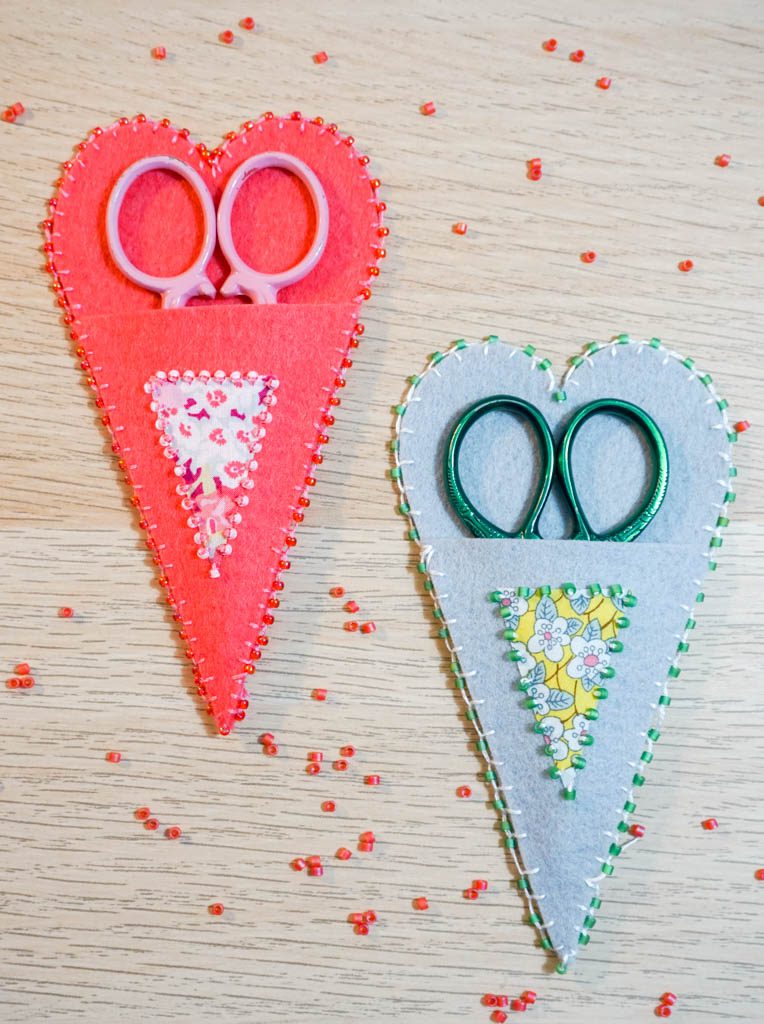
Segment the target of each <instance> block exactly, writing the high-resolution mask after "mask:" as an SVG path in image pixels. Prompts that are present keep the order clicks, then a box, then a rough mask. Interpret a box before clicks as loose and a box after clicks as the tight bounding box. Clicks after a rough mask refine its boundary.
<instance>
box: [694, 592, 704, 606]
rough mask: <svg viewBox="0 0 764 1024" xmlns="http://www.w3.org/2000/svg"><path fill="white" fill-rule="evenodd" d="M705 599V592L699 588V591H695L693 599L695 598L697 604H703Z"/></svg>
mask: <svg viewBox="0 0 764 1024" xmlns="http://www.w3.org/2000/svg"><path fill="white" fill-rule="evenodd" d="M705 599H706V595H705V594H704V593H703V591H702V590H701V591H700V592H699V593H697V594H696V595H695V600H696V602H697V603H698V604H703V602H704V601H705Z"/></svg>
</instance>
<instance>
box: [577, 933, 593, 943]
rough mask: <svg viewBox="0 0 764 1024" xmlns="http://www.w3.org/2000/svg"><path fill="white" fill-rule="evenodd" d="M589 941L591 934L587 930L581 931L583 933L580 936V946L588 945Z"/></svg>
mask: <svg viewBox="0 0 764 1024" xmlns="http://www.w3.org/2000/svg"><path fill="white" fill-rule="evenodd" d="M589 941H590V938H589V936H588V935H587V934H586V933H585V932H581V934H580V935H579V936H578V944H579V946H588V945H589Z"/></svg>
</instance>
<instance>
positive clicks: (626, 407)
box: [443, 395, 669, 541]
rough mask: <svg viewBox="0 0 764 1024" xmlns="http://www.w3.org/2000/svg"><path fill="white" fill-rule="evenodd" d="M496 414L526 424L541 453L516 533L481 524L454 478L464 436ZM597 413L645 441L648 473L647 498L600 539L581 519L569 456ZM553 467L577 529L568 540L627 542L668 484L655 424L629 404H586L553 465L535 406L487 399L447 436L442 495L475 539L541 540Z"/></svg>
mask: <svg viewBox="0 0 764 1024" xmlns="http://www.w3.org/2000/svg"><path fill="white" fill-rule="evenodd" d="M497 411H500V412H510V413H515V414H516V415H518V416H520V418H521V419H524V420H525V421H526V422H527V423H529V424H530V426H531V427H532V429H533V432H534V434H535V435H536V440H537V441H538V444H539V448H540V452H541V468H542V472H541V480H540V481H539V484H538V487H537V489H536V492H535V494H534V495H533V500H532V503H531V508H530V511H529V512H528V515H527V516H526V518H525V519H524V520H523V522H522V523H521V524H520V529H519V530H516V531H515V532H514V533H510V532H508V531H507V530H502V529H501V528H500V527H498V526H496V524H495V523H492V522H491V521H490V520H489V519H486V517H485V516H484V515H483V514H482V513H481V512H479V511H478V510H477V509H476V508H475V506H474V505H473V504H472V502H471V501H470V499H469V498H468V497H467V493H466V492H465V490H464V487H463V485H462V481H461V477H460V475H459V455H460V452H461V448H462V443H463V441H464V438H465V437H466V435H467V432H468V431H469V429H470V427H472V426H474V425H475V423H477V421H478V420H479V419H481V418H482V417H483V416H485V415H486V414H487V413H489V412H497ZM600 413H610V414H612V415H614V416H619V417H620V418H621V419H624V420H626V421H627V422H629V423H633V424H634V425H635V426H637V427H638V428H640V430H641V431H642V432H643V434H644V436H645V438H646V439H647V442H648V445H649V448H650V453H651V456H652V467H653V478H652V483H651V486H650V492H649V494H648V496H647V498H646V499H645V501H644V502H643V504H642V506H641V507H640V509H639V510H638V511H637V512H636V513H635V514H634V515H633V516H631V517H630V518H629V519H627V520H625V521H624V522H623V523H621V524H620V525H619V526H616V527H615V528H614V529H612V530H607V531H605V532H604V533H597V532H596V531H595V530H593V529H592V527H591V525H590V523H589V520H588V519H587V518H586V514H585V513H584V510H583V508H582V507H581V501H580V499H579V497H578V491H577V490H576V484H575V481H574V479H573V473H572V471H571V455H572V451H573V442H574V441H575V438H576V435H577V434H578V432H579V430H580V429H581V427H582V426H583V425H584V423H586V421H587V420H589V419H591V417H592V416H596V415H598V414H600ZM555 462H556V468H557V472H558V474H559V478H560V481H561V483H562V488H563V490H564V492H565V495H566V498H567V501H568V504H569V505H570V509H571V511H572V513H573V518H574V520H575V523H576V530H575V533H574V535H573V538H572V539H573V540H610V541H632V540H634V539H635V538H636V537H638V536H639V535H640V533H642V531H643V530H644V529H645V527H646V526H648V525H649V524H650V523H651V522H652V521H653V519H654V518H655V516H656V515H657V513H658V510H659V509H660V507H661V505H662V504H663V499H664V498H665V497H666V490H667V489H668V479H669V462H668V451H667V450H666V442H665V441H664V439H663V435H662V434H661V432H660V430H659V429H658V425H657V424H656V422H655V420H654V419H652V417H651V416H648V414H647V413H646V412H645V411H644V409H640V408H639V407H638V406H636V405H632V404H631V402H623V401H621V400H620V399H617V398H606V399H601V400H599V401H596V402H589V404H588V405H585V406H583V408H581V409H579V410H578V412H577V413H576V414H575V415H574V416H573V419H572V420H571V421H570V423H569V424H568V426H567V428H566V430H565V433H564V434H563V436H562V440H561V441H560V444H559V448H558V450H557V458H556V460H555V443H554V440H553V439H552V433H551V431H550V429H549V424H548V423H547V421H546V420H545V419H544V417H543V416H542V415H541V413H540V412H539V410H538V409H537V408H536V406H535V405H531V403H530V402H526V401H524V400H523V399H522V398H515V397H514V396H512V395H493V396H492V397H491V398H484V399H482V400H481V401H479V402H475V404H474V405H472V406H470V408H469V409H468V410H467V411H466V412H465V413H464V415H463V416H462V417H461V419H460V420H459V422H458V423H457V424H456V426H455V427H454V429H453V430H452V431H451V436H450V437H449V439H448V445H447V446H446V452H445V457H444V460H443V469H444V475H445V483H446V493H447V494H448V499H449V501H450V502H451V505H452V507H453V509H454V511H455V512H456V514H457V515H458V517H459V518H460V519H461V521H462V523H464V525H465V526H466V527H467V529H468V530H469V531H470V532H471V533H472V534H474V536H475V537H494V538H497V537H521V538H525V539H526V540H541V539H542V538H541V535H540V533H539V532H538V521H539V517H540V516H541V513H542V512H543V510H544V506H545V505H546V502H547V498H548V497H549V491H550V490H551V487H552V481H553V479H554V472H555Z"/></svg>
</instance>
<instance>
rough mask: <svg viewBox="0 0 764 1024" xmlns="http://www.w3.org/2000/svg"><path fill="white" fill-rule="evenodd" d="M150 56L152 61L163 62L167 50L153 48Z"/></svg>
mask: <svg viewBox="0 0 764 1024" xmlns="http://www.w3.org/2000/svg"><path fill="white" fill-rule="evenodd" d="M151 56H152V57H153V58H154V60H164V59H165V57H166V56H167V50H166V49H165V47H164V46H155V47H154V49H153V50H152V51H151Z"/></svg>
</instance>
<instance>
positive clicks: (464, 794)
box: [456, 786, 472, 800]
mask: <svg viewBox="0 0 764 1024" xmlns="http://www.w3.org/2000/svg"><path fill="white" fill-rule="evenodd" d="M456 795H457V796H458V797H459V799H460V800H468V799H469V798H470V797H471V796H472V790H471V789H470V787H469V786H459V788H458V789H457V791H456Z"/></svg>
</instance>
